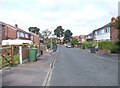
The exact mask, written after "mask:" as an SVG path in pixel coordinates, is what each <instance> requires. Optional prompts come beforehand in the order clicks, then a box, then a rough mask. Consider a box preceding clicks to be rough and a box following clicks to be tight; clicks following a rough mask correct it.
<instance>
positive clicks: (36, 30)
mask: <svg viewBox="0 0 120 88" xmlns="http://www.w3.org/2000/svg"><path fill="white" fill-rule="evenodd" d="M28 30H29V32H33V33H35V34H38V35H39V34H40V32H39V31H40V29H39V28H37V27H29V28H28Z"/></svg>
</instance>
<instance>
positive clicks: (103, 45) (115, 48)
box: [98, 41, 118, 53]
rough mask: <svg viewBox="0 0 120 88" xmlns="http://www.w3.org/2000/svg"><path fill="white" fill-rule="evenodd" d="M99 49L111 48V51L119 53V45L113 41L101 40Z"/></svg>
mask: <svg viewBox="0 0 120 88" xmlns="http://www.w3.org/2000/svg"><path fill="white" fill-rule="evenodd" d="M98 48H99V49H101V50H103V49H104V50H110V51H111V53H118V45H117V43H116V42H112V41H101V42H99V47H98Z"/></svg>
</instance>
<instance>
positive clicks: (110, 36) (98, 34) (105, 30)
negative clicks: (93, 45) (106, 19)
mask: <svg viewBox="0 0 120 88" xmlns="http://www.w3.org/2000/svg"><path fill="white" fill-rule="evenodd" d="M115 19H116V18H114V17H113V18H111V22H112V21H114V20H115ZM111 22H110V23H108V24H106V25H104V26H103V27H101V28H98V29H95V30H94V31H93V32H91V33H90V34H88V35H86V36H85V39H86V41H102V40H103V41H114V42H116V41H118V30H117V29H116V28H115V27H114V26H113V25H111Z"/></svg>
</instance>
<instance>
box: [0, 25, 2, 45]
mask: <svg viewBox="0 0 120 88" xmlns="http://www.w3.org/2000/svg"><path fill="white" fill-rule="evenodd" d="M2 35H3V31H2V25H0V44H1V43H2V38H3V36H2Z"/></svg>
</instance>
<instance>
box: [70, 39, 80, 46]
mask: <svg viewBox="0 0 120 88" xmlns="http://www.w3.org/2000/svg"><path fill="white" fill-rule="evenodd" d="M71 44H72V45H73V46H75V45H79V43H78V39H77V38H72V41H71Z"/></svg>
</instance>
